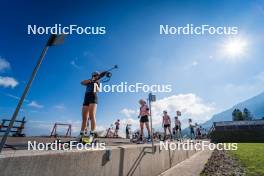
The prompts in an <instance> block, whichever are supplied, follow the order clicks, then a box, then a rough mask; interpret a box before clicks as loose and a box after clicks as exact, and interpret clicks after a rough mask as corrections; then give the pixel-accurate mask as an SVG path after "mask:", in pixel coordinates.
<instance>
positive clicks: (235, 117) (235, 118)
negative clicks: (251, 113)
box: [232, 109, 243, 121]
mask: <svg viewBox="0 0 264 176" xmlns="http://www.w3.org/2000/svg"><path fill="white" fill-rule="evenodd" d="M232 117H233V121H241V120H243V113H242V112H241V111H240V110H239V109H234V111H233V113H232Z"/></svg>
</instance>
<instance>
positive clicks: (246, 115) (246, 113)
mask: <svg viewBox="0 0 264 176" xmlns="http://www.w3.org/2000/svg"><path fill="white" fill-rule="evenodd" d="M252 119H253V117H252V115H251V112H250V111H249V110H248V109H247V108H244V110H243V120H252Z"/></svg>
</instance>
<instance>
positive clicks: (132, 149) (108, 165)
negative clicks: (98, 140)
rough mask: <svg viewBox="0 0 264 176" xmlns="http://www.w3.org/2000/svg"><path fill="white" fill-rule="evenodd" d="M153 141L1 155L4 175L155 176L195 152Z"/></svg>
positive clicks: (1, 170)
mask: <svg viewBox="0 0 264 176" xmlns="http://www.w3.org/2000/svg"><path fill="white" fill-rule="evenodd" d="M149 146H150V145H130V146H122V147H112V148H111V150H110V151H111V157H110V160H109V157H108V155H107V151H106V150H104V151H71V152H54V151H50V152H46V153H45V154H34V155H32V154H24V155H17V156H16V155H14V156H5V157H3V158H0V175H1V176H13V175H19V176H36V175H40V176H42V175H43V176H53V175H54V176H55V175H56V176H68V175H69V176H123V175H124V176H132V175H135V176H155V175H158V174H160V173H162V172H164V171H166V170H167V169H169V168H170V167H172V166H174V165H176V164H177V163H179V162H181V161H183V160H185V159H186V158H188V157H190V156H191V155H193V154H194V153H195V151H194V150H191V151H184V150H180V151H178V150H174V151H170V150H160V149H159V145H157V146H156V147H155V148H156V151H155V153H154V154H151V153H147V152H149V151H151V149H149V148H148V147H149Z"/></svg>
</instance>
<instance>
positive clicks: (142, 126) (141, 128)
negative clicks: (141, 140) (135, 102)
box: [140, 122, 144, 136]
mask: <svg viewBox="0 0 264 176" xmlns="http://www.w3.org/2000/svg"><path fill="white" fill-rule="evenodd" d="M143 129H144V123H143V122H140V135H141V136H143Z"/></svg>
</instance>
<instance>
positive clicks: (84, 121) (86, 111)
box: [81, 106, 89, 132]
mask: <svg viewBox="0 0 264 176" xmlns="http://www.w3.org/2000/svg"><path fill="white" fill-rule="evenodd" d="M88 114H89V106H83V107H82V127H81V132H84V130H85V128H86V126H87V119H88Z"/></svg>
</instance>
